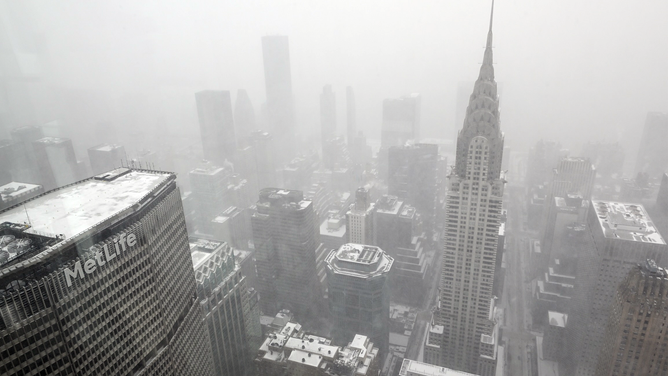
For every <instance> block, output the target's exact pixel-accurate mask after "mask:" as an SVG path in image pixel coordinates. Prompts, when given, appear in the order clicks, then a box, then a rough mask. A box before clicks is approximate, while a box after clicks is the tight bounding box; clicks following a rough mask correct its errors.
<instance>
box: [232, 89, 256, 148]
mask: <svg viewBox="0 0 668 376" xmlns="http://www.w3.org/2000/svg"><path fill="white" fill-rule="evenodd" d="M234 125H235V126H236V128H235V129H236V135H237V138H239V139H240V138H241V137H248V136H249V135H250V133H251V132H253V131H255V130H256V129H257V128H256V125H255V111H253V103H251V100H250V98H249V97H248V93H246V90H244V89H239V91H237V100H236V101H235V102H234Z"/></svg>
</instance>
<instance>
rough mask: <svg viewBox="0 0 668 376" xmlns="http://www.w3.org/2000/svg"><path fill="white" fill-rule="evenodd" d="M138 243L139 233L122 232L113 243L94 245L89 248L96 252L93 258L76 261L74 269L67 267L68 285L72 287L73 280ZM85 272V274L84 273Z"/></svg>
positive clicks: (90, 250)
mask: <svg viewBox="0 0 668 376" xmlns="http://www.w3.org/2000/svg"><path fill="white" fill-rule="evenodd" d="M135 245H137V235H135V234H127V235H126V234H125V233H123V234H120V235H119V236H118V237H114V239H113V241H112V245H110V244H109V243H105V244H104V245H103V246H102V247H100V246H98V245H93V246H91V247H90V248H89V252H92V253H93V254H94V257H93V258H90V259H88V260H86V261H84V262H83V265H82V262H81V260H78V261H77V262H75V263H74V267H73V268H74V270H72V269H70V268H65V270H64V273H65V280H66V281H67V287H72V281H73V280H75V279H77V278H82V279H83V278H84V277H85V274H91V273H93V272H94V271H95V270H97V268H98V267H101V266H104V265H105V264H106V263H107V262H109V261H111V260H113V259H114V258H116V256H120V254H121V253H123V252H125V251H126V250H128V249H130V248H132V247H134V246H135ZM84 272H85V274H84Z"/></svg>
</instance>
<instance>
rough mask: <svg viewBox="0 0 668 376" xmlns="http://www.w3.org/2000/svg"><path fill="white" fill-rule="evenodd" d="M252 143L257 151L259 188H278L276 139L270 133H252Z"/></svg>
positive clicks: (255, 154) (255, 153)
mask: <svg viewBox="0 0 668 376" xmlns="http://www.w3.org/2000/svg"><path fill="white" fill-rule="evenodd" d="M250 138H251V143H252V144H253V147H254V149H255V152H254V153H253V155H254V156H255V164H256V170H257V187H258V188H259V189H262V188H268V187H274V186H276V180H277V179H276V159H275V158H276V155H275V154H276V150H275V148H274V139H273V137H272V135H271V134H270V133H269V132H264V131H260V130H258V131H254V132H251V137H250Z"/></svg>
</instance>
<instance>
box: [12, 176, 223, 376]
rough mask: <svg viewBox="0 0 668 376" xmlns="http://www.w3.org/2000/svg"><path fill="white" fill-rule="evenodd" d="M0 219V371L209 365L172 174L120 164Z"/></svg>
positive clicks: (157, 370) (205, 368) (158, 370)
mask: <svg viewBox="0 0 668 376" xmlns="http://www.w3.org/2000/svg"><path fill="white" fill-rule="evenodd" d="M27 213H28V214H27ZM28 216H29V217H30V218H29V219H28V218H27V217H28ZM0 223H3V224H2V227H1V229H0V231H2V233H3V237H2V239H3V243H4V248H6V249H3V251H4V252H8V253H9V258H8V259H7V260H6V261H5V262H4V264H2V265H0V285H2V286H7V288H6V289H5V290H3V291H2V293H1V294H0V295H1V296H0V316H1V319H2V320H0V353H2V354H3V356H2V357H1V358H0V373H2V374H6V375H14V374H39V375H42V374H44V375H46V374H48V375H126V374H128V373H130V374H133V375H183V376H186V375H195V374H197V375H213V363H212V352H211V346H210V341H209V337H208V333H207V331H206V328H205V326H204V324H203V321H202V311H201V309H200V306H199V302H198V301H197V299H196V284H195V275H194V271H193V268H192V264H191V261H190V252H189V249H188V234H187V232H186V227H185V221H184V215H183V208H182V205H181V198H180V193H179V189H178V188H177V187H176V176H175V175H173V174H169V173H158V172H147V171H138V170H129V169H117V170H114V171H111V172H109V173H106V174H104V175H99V176H97V177H95V178H90V179H87V180H83V181H80V182H78V183H76V184H72V185H70V186H67V187H64V188H61V189H57V190H54V191H50V192H47V193H45V194H43V195H40V196H37V197H35V198H33V199H31V200H29V201H27V202H25V204H24V205H22V206H21V207H13V208H9V209H7V210H5V211H3V212H0ZM12 244H13V246H12Z"/></svg>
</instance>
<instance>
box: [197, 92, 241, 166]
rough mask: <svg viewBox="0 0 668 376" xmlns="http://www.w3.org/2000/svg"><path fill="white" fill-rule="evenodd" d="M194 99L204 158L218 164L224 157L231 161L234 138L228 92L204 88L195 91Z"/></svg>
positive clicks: (234, 143) (230, 101)
mask: <svg viewBox="0 0 668 376" xmlns="http://www.w3.org/2000/svg"><path fill="white" fill-rule="evenodd" d="M195 100H196V101H197V116H198V117H199V131H200V135H201V137H202V149H203V150H204V158H206V159H208V160H209V161H211V162H212V163H214V164H216V165H218V166H222V165H223V164H224V162H225V160H226V159H227V160H228V161H230V162H233V161H234V151H235V149H236V139H235V133H234V117H233V114H232V99H231V98H230V92H229V91H223V90H204V91H200V92H197V93H195Z"/></svg>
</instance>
